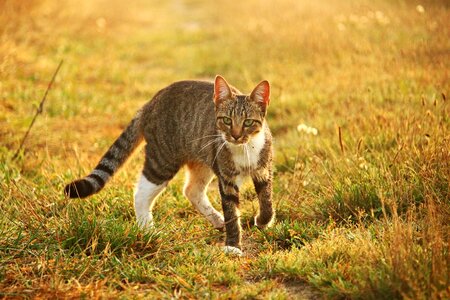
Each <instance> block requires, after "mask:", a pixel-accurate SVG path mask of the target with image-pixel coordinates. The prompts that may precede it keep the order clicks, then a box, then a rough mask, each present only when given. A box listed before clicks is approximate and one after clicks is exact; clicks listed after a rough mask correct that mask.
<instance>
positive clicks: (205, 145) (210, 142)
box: [198, 137, 221, 152]
mask: <svg viewBox="0 0 450 300" xmlns="http://www.w3.org/2000/svg"><path fill="white" fill-rule="evenodd" d="M220 140H221V138H218V137H217V138H214V139H212V140H210V141H207V142H206V143H205V144H204V145H203V146H202V147H201V148H200V150H199V151H198V152H201V151H203V150H204V149H206V147H208V146H210V145H212V144H214V143H215V142H218V141H220Z"/></svg>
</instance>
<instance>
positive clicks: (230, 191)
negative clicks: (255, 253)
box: [219, 178, 242, 255]
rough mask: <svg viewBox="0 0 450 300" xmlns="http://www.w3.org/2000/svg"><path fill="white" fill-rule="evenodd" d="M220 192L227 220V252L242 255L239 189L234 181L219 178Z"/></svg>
mask: <svg viewBox="0 0 450 300" xmlns="http://www.w3.org/2000/svg"><path fill="white" fill-rule="evenodd" d="M219 191H220V197H221V199H222V209H223V216H224V219H225V230H226V239H225V249H224V250H225V252H228V253H233V254H238V255H241V254H242V252H241V250H240V249H241V248H242V245H241V223H240V219H239V217H240V215H239V188H238V186H237V185H236V183H235V182H234V180H227V179H225V178H219Z"/></svg>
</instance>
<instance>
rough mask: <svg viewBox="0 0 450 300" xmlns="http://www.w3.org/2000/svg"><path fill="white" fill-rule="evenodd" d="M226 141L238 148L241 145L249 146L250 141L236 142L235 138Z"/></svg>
mask: <svg viewBox="0 0 450 300" xmlns="http://www.w3.org/2000/svg"><path fill="white" fill-rule="evenodd" d="M226 141H227V142H228V143H229V144H233V145H237V146H241V145H245V144H247V142H248V140H247V139H239V140H235V139H233V138H231V139H230V138H227V139H226Z"/></svg>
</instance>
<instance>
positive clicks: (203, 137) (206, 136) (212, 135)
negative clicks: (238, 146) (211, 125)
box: [190, 134, 222, 143]
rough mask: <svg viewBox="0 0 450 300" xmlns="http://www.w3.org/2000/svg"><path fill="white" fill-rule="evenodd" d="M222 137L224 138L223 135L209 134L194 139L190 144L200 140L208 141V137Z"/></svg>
mask: <svg viewBox="0 0 450 300" xmlns="http://www.w3.org/2000/svg"><path fill="white" fill-rule="evenodd" d="M220 136H222V135H221V134H208V135H205V136H202V137H199V138H196V139H193V140H192V141H190V143H192V142H195V141H198V140H202V139H206V138H208V137H220Z"/></svg>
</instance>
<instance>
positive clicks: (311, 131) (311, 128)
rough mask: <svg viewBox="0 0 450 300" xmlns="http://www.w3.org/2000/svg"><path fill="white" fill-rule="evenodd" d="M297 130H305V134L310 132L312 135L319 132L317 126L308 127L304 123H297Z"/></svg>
mask: <svg viewBox="0 0 450 300" xmlns="http://www.w3.org/2000/svg"><path fill="white" fill-rule="evenodd" d="M297 131H298V132H305V133H306V134H312V135H317V134H318V133H319V131H318V130H317V128H314V127H309V126H308V125H306V124H299V125H298V126H297Z"/></svg>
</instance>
